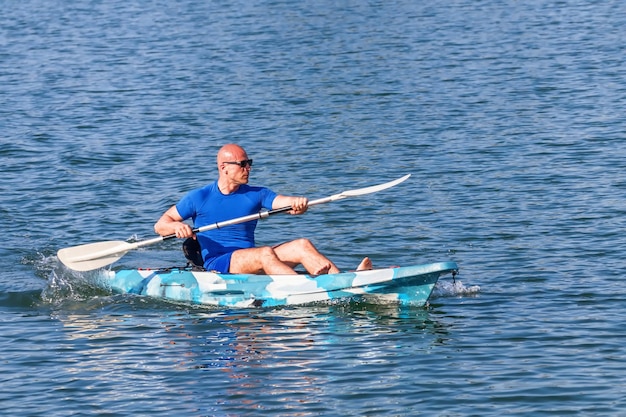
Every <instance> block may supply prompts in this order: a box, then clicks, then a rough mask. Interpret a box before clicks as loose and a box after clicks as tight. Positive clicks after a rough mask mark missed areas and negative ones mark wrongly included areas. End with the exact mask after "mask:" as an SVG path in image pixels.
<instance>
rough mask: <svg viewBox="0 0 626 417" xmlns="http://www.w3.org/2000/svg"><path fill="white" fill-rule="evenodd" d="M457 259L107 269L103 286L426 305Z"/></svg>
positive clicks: (173, 296)
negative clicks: (308, 266)
mask: <svg viewBox="0 0 626 417" xmlns="http://www.w3.org/2000/svg"><path fill="white" fill-rule="evenodd" d="M457 271H458V267H457V264H456V263H454V262H439V263H431V264H423V265H414V266H406V267H396V268H384V269H373V270H366V271H352V272H341V273H338V274H326V275H317V276H312V275H305V274H299V275H254V274H220V273H214V272H208V271H194V270H192V269H190V268H172V269H165V270H149V269H148V270H143V269H126V270H119V271H106V272H105V275H104V276H103V277H102V280H103V282H102V285H103V286H105V287H106V288H109V289H111V290H112V291H114V292H118V293H124V294H125V293H130V294H138V295H144V296H149V297H154V298H160V299H166V300H172V301H179V302H186V303H192V304H204V305H213V306H228V307H273V306H282V305H297V304H309V303H315V302H323V301H329V300H336V299H353V298H357V299H364V300H367V301H372V302H385V303H388V302H397V303H400V304H409V305H415V306H424V305H425V304H426V303H427V301H428V298H429V297H430V294H431V293H432V290H433V288H434V286H435V284H436V283H437V280H438V279H439V277H440V276H441V275H443V274H448V273H451V274H453V275H454V274H456V272H457Z"/></svg>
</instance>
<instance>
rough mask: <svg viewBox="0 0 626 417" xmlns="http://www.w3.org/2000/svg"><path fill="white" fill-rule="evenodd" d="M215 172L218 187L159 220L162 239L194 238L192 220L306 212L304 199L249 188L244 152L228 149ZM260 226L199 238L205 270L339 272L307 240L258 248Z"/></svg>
mask: <svg viewBox="0 0 626 417" xmlns="http://www.w3.org/2000/svg"><path fill="white" fill-rule="evenodd" d="M217 169H218V179H217V181H215V182H213V183H211V184H209V185H207V186H205V187H203V188H199V189H196V190H193V191H191V192H189V193H188V194H187V195H186V196H184V197H183V198H182V199H181V200H180V201H179V202H178V203H177V204H176V205H174V206H172V207H170V208H169V209H168V210H167V211H166V212H165V213H164V214H163V215H162V216H161V218H160V219H159V221H158V222H157V223H156V224H155V225H154V230H155V231H156V232H157V233H158V234H160V235H162V236H166V235H171V234H175V235H176V237H178V238H189V237H194V233H193V231H192V228H191V226H189V225H188V224H186V223H183V221H184V220H186V219H189V218H192V219H193V222H194V226H195V227H202V226H205V225H208V224H214V223H216V222H221V221H225V220H230V219H233V218H236V217H242V216H247V215H250V214H253V213H258V212H259V211H260V210H261V209H262V208H266V209H270V210H271V209H276V208H282V207H288V206H291V208H292V210H291V211H289V213H290V214H302V213H304V212H306V210H307V208H308V200H307V199H306V198H305V197H295V196H283V195H277V194H276V193H275V192H273V191H272V190H270V189H268V188H264V187H252V186H249V185H248V180H249V178H250V170H251V169H252V159H248V155H247V153H246V151H245V150H244V149H243V148H242V147H240V146H238V145H235V144H228V145H224V146H223V147H222V148H221V149H220V150H219V152H218V153H217ZM256 223H257V221H256V220H255V221H250V222H246V223H241V224H236V225H232V226H228V227H224V228H222V229H213V230H209V231H206V232H203V233H199V234H198V235H197V236H195V238H196V239H197V240H198V242H199V243H200V247H201V250H202V259H203V260H204V268H205V269H207V270H214V271H218V272H221V273H232V274H246V273H252V274H258V273H265V274H296V271H295V270H294V269H293V268H294V267H296V266H297V265H302V266H303V267H304V268H305V269H306V270H307V272H308V273H309V274H312V275H320V274H334V273H338V272H339V269H338V268H337V266H336V265H335V264H334V263H333V262H331V261H330V260H329V259H328V258H326V257H325V256H324V255H322V254H321V253H320V252H319V251H318V250H317V249H316V248H315V246H314V245H313V243H311V242H310V241H309V240H308V239H296V240H293V241H290V242H286V243H282V244H280V245H277V246H274V247H270V246H262V247H255V245H254V230H255V228H256ZM363 269H372V262H371V261H370V259H369V258H367V257H366V258H364V259H363V261H361V263H360V264H359V266H358V267H357V270H363Z"/></svg>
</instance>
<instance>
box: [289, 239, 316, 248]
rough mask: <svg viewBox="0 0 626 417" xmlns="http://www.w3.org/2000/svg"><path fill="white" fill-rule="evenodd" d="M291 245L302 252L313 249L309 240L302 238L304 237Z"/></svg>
mask: <svg viewBox="0 0 626 417" xmlns="http://www.w3.org/2000/svg"><path fill="white" fill-rule="evenodd" d="M293 243H294V244H295V245H296V246H297V247H298V248H300V250H303V251H308V250H311V249H315V246H313V243H312V242H311V241H310V240H309V239H307V238H304V237H301V238H299V239H296V240H294V241H293Z"/></svg>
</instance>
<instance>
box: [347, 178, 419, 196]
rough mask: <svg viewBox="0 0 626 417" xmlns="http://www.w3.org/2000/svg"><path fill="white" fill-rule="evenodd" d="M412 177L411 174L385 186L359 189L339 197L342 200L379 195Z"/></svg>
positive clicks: (379, 185)
mask: <svg viewBox="0 0 626 417" xmlns="http://www.w3.org/2000/svg"><path fill="white" fill-rule="evenodd" d="M410 176H411V174H406V175H405V176H404V177H401V178H398V179H397V180H393V181H389V182H386V183H384V184H378V185H372V186H371V187H365V188H358V189H356V190H348V191H344V192H342V193H341V194H339V195H340V196H342V198H345V197H356V196H359V195H365V194H371V193H377V192H379V191H382V190H386V189H387V188H391V187H395V186H396V185H398V184H400V183H401V182H404V181H406V180H407V179H408V178H409V177H410Z"/></svg>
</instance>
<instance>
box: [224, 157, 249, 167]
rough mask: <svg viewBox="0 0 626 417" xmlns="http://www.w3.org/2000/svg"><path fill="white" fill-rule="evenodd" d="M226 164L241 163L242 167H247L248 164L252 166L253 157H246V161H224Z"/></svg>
mask: <svg viewBox="0 0 626 417" xmlns="http://www.w3.org/2000/svg"><path fill="white" fill-rule="evenodd" d="M224 163H225V164H231V165H239V166H240V167H242V168H245V167H247V166H249V167H252V159H246V160H245V161H234V162H232V161H231V162H224Z"/></svg>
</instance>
